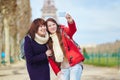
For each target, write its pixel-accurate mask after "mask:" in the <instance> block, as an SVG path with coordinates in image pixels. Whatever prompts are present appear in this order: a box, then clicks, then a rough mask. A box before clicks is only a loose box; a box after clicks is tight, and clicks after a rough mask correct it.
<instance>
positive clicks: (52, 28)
mask: <svg viewBox="0 0 120 80" xmlns="http://www.w3.org/2000/svg"><path fill="white" fill-rule="evenodd" d="M47 27H48V31H49V32H50V34H54V33H56V31H57V25H56V23H54V22H52V21H48V22H47Z"/></svg>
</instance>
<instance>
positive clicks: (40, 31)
mask: <svg viewBox="0 0 120 80" xmlns="http://www.w3.org/2000/svg"><path fill="white" fill-rule="evenodd" d="M37 34H38V35H40V36H45V34H46V26H45V25H41V26H39V28H38V31H37Z"/></svg>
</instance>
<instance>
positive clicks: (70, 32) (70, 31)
mask: <svg viewBox="0 0 120 80" xmlns="http://www.w3.org/2000/svg"><path fill="white" fill-rule="evenodd" d="M64 31H65V32H66V33H67V34H68V35H69V36H70V38H72V36H73V34H74V33H75V32H76V31H77V28H76V24H75V22H74V21H73V23H68V27H64Z"/></svg>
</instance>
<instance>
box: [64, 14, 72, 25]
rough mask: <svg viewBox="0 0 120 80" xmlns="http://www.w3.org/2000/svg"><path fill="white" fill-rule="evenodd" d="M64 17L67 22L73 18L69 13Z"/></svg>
mask: <svg viewBox="0 0 120 80" xmlns="http://www.w3.org/2000/svg"><path fill="white" fill-rule="evenodd" d="M65 18H66V19H67V21H68V23H73V19H72V17H71V15H70V14H68V13H67V14H66V16H65Z"/></svg>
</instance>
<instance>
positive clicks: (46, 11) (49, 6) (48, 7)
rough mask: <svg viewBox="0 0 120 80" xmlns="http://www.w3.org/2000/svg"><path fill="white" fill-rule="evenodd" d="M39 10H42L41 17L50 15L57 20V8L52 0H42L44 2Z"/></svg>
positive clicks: (45, 17) (44, 17)
mask: <svg viewBox="0 0 120 80" xmlns="http://www.w3.org/2000/svg"><path fill="white" fill-rule="evenodd" d="M41 11H42V18H43V19H47V18H49V17H52V18H54V19H55V20H57V14H56V11H57V8H56V7H55V5H54V1H53V0H44V4H43V7H42V9H41Z"/></svg>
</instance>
